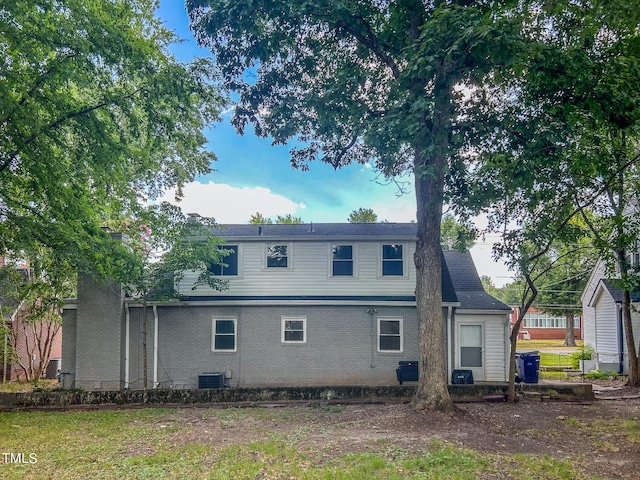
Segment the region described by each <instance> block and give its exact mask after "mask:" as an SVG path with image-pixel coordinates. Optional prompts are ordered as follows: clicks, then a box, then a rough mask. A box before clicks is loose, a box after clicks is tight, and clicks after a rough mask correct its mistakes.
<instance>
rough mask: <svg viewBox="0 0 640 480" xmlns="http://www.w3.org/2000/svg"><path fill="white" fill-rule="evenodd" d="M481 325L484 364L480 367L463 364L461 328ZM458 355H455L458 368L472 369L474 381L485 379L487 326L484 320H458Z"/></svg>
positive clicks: (481, 347)
mask: <svg viewBox="0 0 640 480" xmlns="http://www.w3.org/2000/svg"><path fill="white" fill-rule="evenodd" d="M471 326H473V327H480V337H481V339H480V341H481V343H482V344H481V345H478V346H479V347H480V349H481V359H482V366H480V367H467V366H462V365H461V361H462V354H461V348H462V342H461V338H462V334H461V330H462V328H463V327H471ZM456 337H457V338H456V340H457V341H456V355H455V357H456V358H455V365H456V369H462V370H471V371H472V372H473V380H474V382H476V381H479V382H482V381H484V379H485V368H486V355H485V353H486V328H485V322H484V321H479V320H476V321H473V320H470V321H462V322H458V325H457V328H456Z"/></svg>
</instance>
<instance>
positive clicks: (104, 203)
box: [0, 0, 222, 268]
mask: <svg viewBox="0 0 640 480" xmlns="http://www.w3.org/2000/svg"><path fill="white" fill-rule="evenodd" d="M156 7H157V1H155V0H131V1H126V2H122V1H118V0H35V1H29V2H23V1H20V0H6V1H3V2H2V5H0V45H2V49H0V72H2V74H0V131H1V132H2V134H1V135H0V251H7V250H11V251H14V252H17V251H20V250H21V249H22V248H27V247H29V248H31V247H30V246H32V245H34V244H36V245H37V244H40V245H45V246H48V247H51V248H52V249H53V251H54V254H56V255H60V256H63V257H67V258H71V259H74V262H75V263H82V261H83V260H86V259H87V258H89V259H91V258H93V260H96V259H95V256H96V255H97V254H96V249H97V247H98V246H99V245H100V244H102V243H104V242H106V241H107V240H108V238H109V237H108V236H107V235H106V234H105V233H104V232H103V231H102V230H101V229H100V228H99V227H100V226H101V225H102V223H103V221H104V220H105V219H106V218H109V217H112V216H116V215H117V214H118V213H120V212H122V211H127V210H131V209H132V208H133V206H135V205H137V204H138V203H139V202H140V201H145V200H148V199H152V198H154V197H155V196H156V195H158V194H159V193H160V192H161V191H162V190H163V189H165V188H167V187H172V186H178V187H180V186H181V185H182V184H183V183H185V182H188V181H190V180H192V179H193V178H194V177H195V176H196V175H198V174H203V173H206V172H208V171H209V169H210V163H211V161H212V160H214V157H213V155H212V154H211V153H210V152H208V151H207V150H206V149H205V143H206V139H205V137H204V136H203V134H202V130H203V128H204V127H205V126H206V125H207V124H209V123H210V122H211V121H212V120H214V119H215V118H216V117H217V113H218V109H219V108H220V105H221V104H222V102H221V98H220V96H219V95H218V93H217V89H216V87H215V86H214V85H213V84H212V82H211V81H210V80H211V74H212V70H211V68H210V65H209V64H210V61H204V60H199V61H195V62H194V63H192V64H190V65H183V64H180V63H179V62H178V61H176V59H175V58H173V57H172V56H171V55H170V54H169V53H168V50H167V48H168V47H169V45H170V44H171V43H172V42H174V41H176V37H175V36H174V34H173V33H172V32H170V31H168V30H167V29H166V28H165V27H164V26H163V25H162V24H161V22H160V20H158V19H157V18H155V17H154V16H153V12H154V10H155V8H156ZM26 244H29V245H26ZM93 263H94V265H92V266H93V267H95V268H100V267H101V265H100V262H99V261H94V262H93Z"/></svg>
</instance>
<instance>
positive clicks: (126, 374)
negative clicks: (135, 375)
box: [124, 303, 131, 389]
mask: <svg viewBox="0 0 640 480" xmlns="http://www.w3.org/2000/svg"><path fill="white" fill-rule="evenodd" d="M124 311H125V316H124V388H125V389H128V388H129V326H130V324H131V312H130V311H129V304H128V303H125V305H124Z"/></svg>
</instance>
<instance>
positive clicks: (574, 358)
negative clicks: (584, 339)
mask: <svg viewBox="0 0 640 480" xmlns="http://www.w3.org/2000/svg"><path fill="white" fill-rule="evenodd" d="M594 353H595V350H594V349H593V347H592V346H591V345H585V346H584V347H582V348H581V349H580V350H577V351H576V352H574V353H572V354H571V367H572V368H573V369H574V370H578V369H579V368H580V360H591V359H592V358H593V354H594Z"/></svg>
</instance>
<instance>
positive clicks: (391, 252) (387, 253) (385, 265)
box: [382, 244, 404, 277]
mask: <svg viewBox="0 0 640 480" xmlns="http://www.w3.org/2000/svg"><path fill="white" fill-rule="evenodd" d="M403 275H404V258H403V256H402V245H397V244H396V245H394V244H391V245H382V276H383V277H388V276H395V277H401V276H403Z"/></svg>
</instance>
